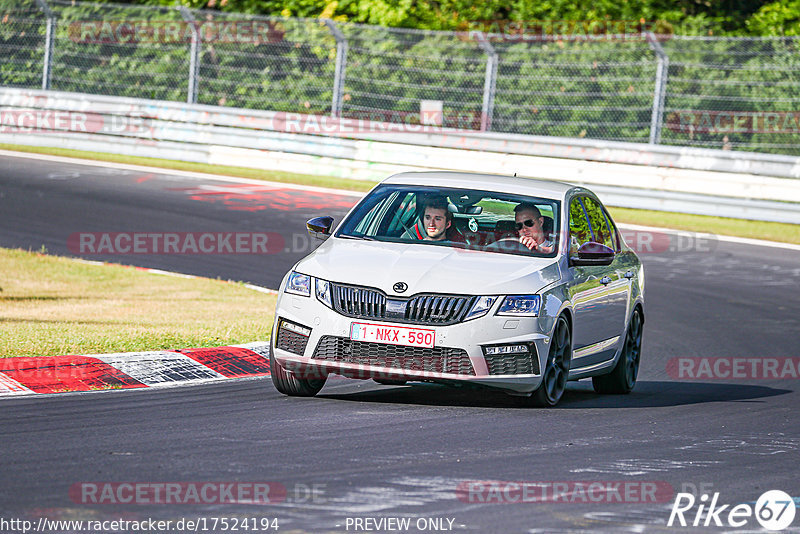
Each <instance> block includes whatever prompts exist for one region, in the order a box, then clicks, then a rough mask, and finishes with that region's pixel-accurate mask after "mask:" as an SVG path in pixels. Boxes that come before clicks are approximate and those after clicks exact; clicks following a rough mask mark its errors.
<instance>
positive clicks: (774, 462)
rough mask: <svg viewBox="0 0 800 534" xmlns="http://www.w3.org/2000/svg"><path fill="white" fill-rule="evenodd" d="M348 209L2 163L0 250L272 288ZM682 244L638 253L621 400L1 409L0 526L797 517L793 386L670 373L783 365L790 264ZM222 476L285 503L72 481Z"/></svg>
mask: <svg viewBox="0 0 800 534" xmlns="http://www.w3.org/2000/svg"><path fill="white" fill-rule="evenodd" d="M354 201H355V198H354V197H352V196H348V197H337V196H335V195H331V194H312V193H306V192H303V191H299V190H291V189H286V188H281V187H277V188H276V187H272V186H260V187H259V186H249V185H241V184H235V183H230V182H220V181H216V180H212V179H199V178H187V177H178V176H173V175H170V173H169V172H168V171H164V172H163V173H161V172H159V173H144V172H140V171H130V170H122V169H112V168H103V167H97V166H86V165H82V164H77V163H63V162H61V163H57V162H48V161H38V160H34V159H28V158H21V157H2V158H0V246H2V247H23V248H26V249H28V248H30V249H34V250H38V249H39V248H40V247H41V246H44V247H45V248H46V249H47V251H48V252H51V253H54V254H63V255H72V256H82V257H85V258H87V259H94V260H105V261H114V262H118V263H126V264H132V265H140V266H145V267H155V268H160V269H168V270H172V271H178V272H183V273H188V274H197V275H202V276H210V277H221V278H226V279H234V280H243V281H247V282H252V283H255V284H259V285H264V286H267V287H272V288H275V287H277V285H278V284H279V282H280V279H281V277H282V276H283V274H284V273H285V272H286V271H287V270H288V269H289V268H290V267H291V266H292V264H293V263H294V261H296V260H297V259H299V258H300V257H302V256H303V255H305V254H307V253H308V252H309V251H310V250H311V247H313V243H312V242H311V240H310V239H309V238H308V237H307V235H306V234H305V229H304V223H305V220H306V219H308V218H310V217H312V216H315V215H323V214H326V215H332V216H333V217H334V218H335V219H336V220H337V221H338V220H340V219H341V217H342V216H343V214H344V213H345V212H346V211H347V207H348V206H349V205H351V204H352V203H353V202H354ZM83 232H150V233H166V232H271V233H274V234H278V235H279V236H280V237H277V236H273V237H274V241H273V242H275V241H281V243H282V245H283V246H282V247H281V250H280V251H279V252H277V253H274V254H266V255H264V254H261V255H255V254H239V255H232V254H221V255H220V254H217V255H201V254H190V255H183V254H157V255H152V254H141V255H138V254H129V255H118V254H100V255H95V254H80V250H76V248H75V245H74V242H73V241H74V239H75V237H74V235H75V234H80V233H83ZM270 235H271V236H272V235H273V234H270ZM70 236H73V238H72V241H71V240H70ZM271 239H273V238H272V237H271ZM70 243H72V245H71V244H70ZM680 248H683V249H685V250H660V251H657V252H653V253H643V254H642V255H641V257H642V259H643V261H644V263H645V266H646V273H647V283H646V299H647V302H646V326H645V334H644V339H645V340H644V352H643V362H642V367H641V370H640V375H639V382H638V384H637V387H636V390H635V391H634V393H632V394H631V395H628V396H600V395H597V394H595V393H593V392H592V389H591V384H590V383H589V382H586V381H581V382H577V383H571V384H570V386H569V387H568V391H567V393H566V395H565V397H564V399H563V400H562V402H561V404H559V406H558V407H557V408H555V409H549V410H538V409H526V408H520V407H518V406H517V405H516V404H515V402H514V399H512V398H511V397H507V396H505V395H503V394H493V393H487V392H482V391H469V390H461V389H449V388H445V387H440V386H434V385H415V386H411V387H387V386H379V385H377V384H375V383H373V382H363V381H349V380H344V379H330V380H329V382H328V384H327V385H326V386H325V388H324V389H323V390H322V392H321V393H320V395H319V396H317V397H316V398H310V399H300V398H288V397H284V396H282V395H280V394H278V393H277V392H276V391H275V389H274V388H273V387H272V384H271V382H270V380H269V379H253V380H239V381H237V380H233V381H228V382H225V383H221V384H210V385H202V386H193V387H180V388H171V389H151V390H147V391H110V392H97V393H89V394H83V395H55V396H42V397H25V398H11V399H9V398H6V399H2V400H0V406H2V410H1V411H0V466H1V467H0V474H1V475H2V484H1V485H0V518H5V519H8V518H32V519H34V520H36V519H38V518H39V517H44V516H46V517H49V518H61V519H114V518H123V517H124V518H129V519H137V518H138V519H146V518H156V519H164V520H173V521H177V520H178V519H180V518H192V519H197V518H201V517H205V518H213V517H228V518H232V517H236V518H239V519H240V520H241V519H244V518H251V521H252V518H277V519H278V520H279V522H280V523H279V524H280V527H281V529H280V530H279V532H354V531H356V530H354V526H353V525H354V524H355V523H354V522H353V520H354V519H356V518H361V519H364V518H371V519H375V520H378V519H380V518H394V517H398V518H399V517H410V518H413V519H412V525H415V521H416V520H417V519H419V518H445V519H452V520H453V523H452V529H453V530H454V531H460V532H590V531H591V532H599V531H603V532H661V531H664V530H675V531H680V532H707V531H709V530H714V529H713V528H705V527H687V528H673V529H667V528H666V522H667V520H668V518H669V514H670V508H671V506H672V502H673V499H674V493H675V492H679V491H682V490H685V491H690V492H691V491H693V489H694V488H698V489H703V490H704V491H705V492H707V493H714V492H719V503H720V504H737V503H751V504H752V503H753V502H754V501H755V500H756V499H757V498H758V497H759V496H760V495H761V494H762V493H763V492H764V491H766V490H770V489H781V490H783V491H785V492H787V493H789V494H790V495H793V496H794V497H795V501H796V502H797V498H798V497H800V480H798V469H797V462H798V458H800V456H798V449H800V418H798V407H800V402H799V400H798V397H797V395H798V393H799V392H800V387H798V386H799V385H800V380H798V379H797V378H791V377H786V378H784V379H770V378H767V379H758V378H747V379H735V380H734V379H729V380H718V379H709V378H701V379H696V380H690V379H686V378H679V377H676V376H674V373H672V374H670V373H669V372H668V370H667V369H668V363H669V362H670V360H671V359H672V358H676V357H686V356H697V357H725V358H744V357H747V358H797V356H798V354H797V352H798V347H800V298H798V297H800V290H799V289H798V288H800V252H797V251H792V250H784V249H779V248H770V247H763V246H745V245H739V244H733V243H727V242H721V241H720V242H716V241H710V242H709V241H707V240H705V241H703V242H702V243H701V242H695V243H691V238H690V236H684V239H683V242H682V244H681V245H680ZM0 285H3V284H0ZM1 301H2V299H1V298H0V302H1ZM0 321H2V308H0ZM673 362H674V360H673ZM795 362H796V360H795ZM236 481H238V482H263V481H267V482H273V483H277V484H278V485H280V486H278V487H285V488H286V491H287V494H286V498H285V499H282V500H281V502H276V503H272V504H266V505H264V504H261V505H256V504H242V503H240V504H213V503H211V504H208V503H186V504H92V503H85V502H82V501H83V499H82V498H81V497H80V493H78V494H76V493H75V487H78V486H74V485H76V484H81V483H98V482H101V483H102V482H116V483H119V482H131V483H134V482H135V483H164V482H197V483H202V482H223V483H224V482H236ZM468 481H501V482H531V483H536V484H539V485H538V486H535V485H532V486H529V487H531V488H533V487H552V485H553V483H559V482H563V481H571V482H576V481H584V482H586V483H589V482H593V481H600V482H603V483H604V484H605V486H604V487H606V488H607V487H613V484H615V483H617V482H626V483H629V487H632V488H634V494H632V495H629V496H627V497H626V496H625V495H622V500H624V501H626V502H617V501H618V500H619V499H617V498H616V497H615V495H614V494H613V491H612V492H611V493H607V494H605V495H606V496H605V497H604V498H601V499H600V500H599V501H597V502H591V501H590V500H589V499H588V498H586V496H585V495H584V496H583V497H582V496H581V494H580V493H579V492H577V493H576V492H575V490H574V488H575V486H572V487H571V488H572V489H573V493H571V496H570V497H567V498H562V499H560V500H558V501H557V502H545V503H542V502H526V503H496V502H490V503H486V502H480V501H481V498H482V496H483V497H485V495H483V494H479V493H478V492H474V493H469V492H466V493H464V492H459V491H457V490H458V488H459V487H461V488H464V487H465V486H464V484H465V483H466V482H468ZM630 483H639V484H640V485H639V486H636V484H630ZM649 483H652V484H655V485H656V486H657V487H664V485H665V484H666V485H667V486H666V487H669V488H670V489H671V491H670V492H669V494H668V495H667V496H666V497H660V498H657V499H655V500H656V501H658V502H652V501H653V499H649V498H648V496H647V495H646V494H645V495H642V494H641V492H640V496H643V497H644V499H645V500H646V501H647V502H635V501H636V500H637V499H636V494H635V493H636V488H637V487H638V488H642V487H649V486H646V485H645V484H649ZM460 485H461V486H460ZM609 485H610V486H609ZM71 487H72V488H73V493H72V494H71V493H70V488H71ZM471 487H473V488H474V487H477V486H471ZM505 487H507V488H508V487H511V488H513V486H508V485H507V486H505ZM311 488H313V491H312V490H311ZM509 495H511V496H512V497H511V498H513V496H514V494H513V492H510V493H509ZM593 495H594V494H593ZM495 497H497V495H495ZM501 497H502V496H501ZM511 498H510V499H511ZM563 501H570V502H563ZM609 501H610V502H609ZM798 516H799V517H798V518H797V519H795V522H794V525H795V526H794V527H793V529H794V530H793V531H795V532H797V531H800V528H798V526H797V525H800V514H798ZM686 517H687V519H689V520H691V519H693V517H694V514H693V513H692V514H691V515H689V514H687V515H686ZM724 518H725V516H724V515H723V519H724ZM348 519H349V520H350V522H349V523H348ZM207 524H208V523H207ZM431 524H433V523H429V524H428V526H429V527H430V525H431ZM448 524H449V523H448V521H446V520H445V521H444V523H443V525H444V526H447V525H448ZM362 525H363V523H362ZM420 525H422V524H420ZM348 526H349V528H348ZM422 526H424V525H422ZM747 526H748V527H749V528H751V529H757V528H758V526H759V525H758V523H756V521H755V520H753V519H751V520H750V522H749V523H748V525H747ZM0 530H1V529H0ZM216 530H217V531H221V526H218V528H217V529H216ZM717 530H719V529H717ZM731 530H735V529H731ZM740 530H741V529H740ZM360 531H362V532H364V531H365V530H360ZM417 531H418V530H416V528H413V529H412V530H411V532H417ZM427 531H431V530H430V528H429V529H428V530H427Z"/></svg>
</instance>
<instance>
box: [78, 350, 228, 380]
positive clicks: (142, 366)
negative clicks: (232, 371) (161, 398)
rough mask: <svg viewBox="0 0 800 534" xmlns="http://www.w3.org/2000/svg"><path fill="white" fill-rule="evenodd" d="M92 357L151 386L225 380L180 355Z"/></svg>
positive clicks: (160, 353) (136, 353)
mask: <svg viewBox="0 0 800 534" xmlns="http://www.w3.org/2000/svg"><path fill="white" fill-rule="evenodd" d="M92 357H93V358H97V359H98V360H100V361H102V362H105V363H107V364H108V365H110V366H112V367H114V368H115V369H118V370H119V371H122V372H123V373H125V374H127V375H129V376H131V377H133V378H135V379H136V380H138V381H139V382H142V383H143V384H146V385H148V386H153V385H156V384H163V383H165V382H178V381H181V382H185V381H193V382H195V381H198V380H208V379H214V378H216V379H219V378H225V377H224V376H223V375H221V374H220V373H218V372H216V371H215V370H213V369H211V368H209V367H206V366H205V365H203V364H201V363H200V362H198V361H196V360H193V359H192V358H189V357H188V356H184V355H183V354H179V353H177V352H166V351H153V352H121V353H116V354H100V355H93V356H92Z"/></svg>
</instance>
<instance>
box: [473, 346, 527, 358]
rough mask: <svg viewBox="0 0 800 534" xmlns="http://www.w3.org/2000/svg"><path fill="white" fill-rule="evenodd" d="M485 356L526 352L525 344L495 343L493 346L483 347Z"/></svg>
mask: <svg viewBox="0 0 800 534" xmlns="http://www.w3.org/2000/svg"><path fill="white" fill-rule="evenodd" d="M483 350H484V353H485V354H486V355H487V356H497V355H499V354H525V353H527V352H528V346H527V345H497V346H494V347H484V348H483Z"/></svg>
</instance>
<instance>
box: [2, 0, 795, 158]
mask: <svg viewBox="0 0 800 534" xmlns="http://www.w3.org/2000/svg"><path fill="white" fill-rule="evenodd" d="M528 37H532V38H528ZM0 54H2V56H3V62H2V65H0V85H2V86H6V87H21V88H44V89H53V90H58V91H74V92H82V93H92V94H103V95H117V96H131V97H137V98H149V99H161V100H172V101H185V102H190V103H194V102H197V103H202V104H211V105H217V106H233V107H239V108H249V109H264V110H274V111H286V112H299V113H307V114H324V115H333V116H337V117H349V118H368V119H370V120H379V121H384V122H404V123H409V122H411V123H419V122H420V120H422V119H421V117H422V114H421V106H423V105H431V104H432V105H433V109H437V106H438V107H439V109H441V114H440V115H439V117H440V119H439V120H440V121H441V126H443V127H446V128H450V127H452V128H463V129H471V130H483V131H494V132H507V133H519V134H532V135H547V136H562V137H577V138H586V139H600V140H614V141H630V142H644V143H660V144H668V145H680V146H696V147H708V148H722V149H729V150H749V151H759V152H772V153H783V154H791V155H800V39H798V38H725V37H722V38H711V37H686V36H653V35H651V34H647V35H645V34H635V35H602V36H595V37H592V36H588V37H587V36H584V37H583V38H575V39H572V38H569V37H557V36H541V35H539V36H525V35H503V34H491V33H482V32H479V31H472V32H434V31H422V30H408V29H393V28H384V27H376V26H367V25H360V24H352V23H341V22H333V21H331V20H319V19H298V18H282V17H256V16H250V15H242V14H235V13H226V12H219V11H208V10H189V9H186V8H171V7H149V6H131V5H115V4H94V3H88V2H79V1H72V0H36V1H35V2H31V1H29V2H26V3H20V2H17V1H15V0H0Z"/></svg>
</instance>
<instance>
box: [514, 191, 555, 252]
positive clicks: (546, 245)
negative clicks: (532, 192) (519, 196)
mask: <svg viewBox="0 0 800 534" xmlns="http://www.w3.org/2000/svg"><path fill="white" fill-rule="evenodd" d="M514 219H515V220H516V223H517V234H519V242H520V243H522V244H523V245H525V246H526V247H528V249H529V250H531V251H533V252H539V253H541V254H550V253H551V252H553V249H554V244H553V241H552V240H550V239H548V238H547V236H545V234H544V229H543V228H542V225H543V224H544V217H542V214H541V212H540V211H539V208H537V207H536V205H535V204H532V203H530V202H523V203H521V204H519V205H518V206H517V207H516V208H514Z"/></svg>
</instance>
